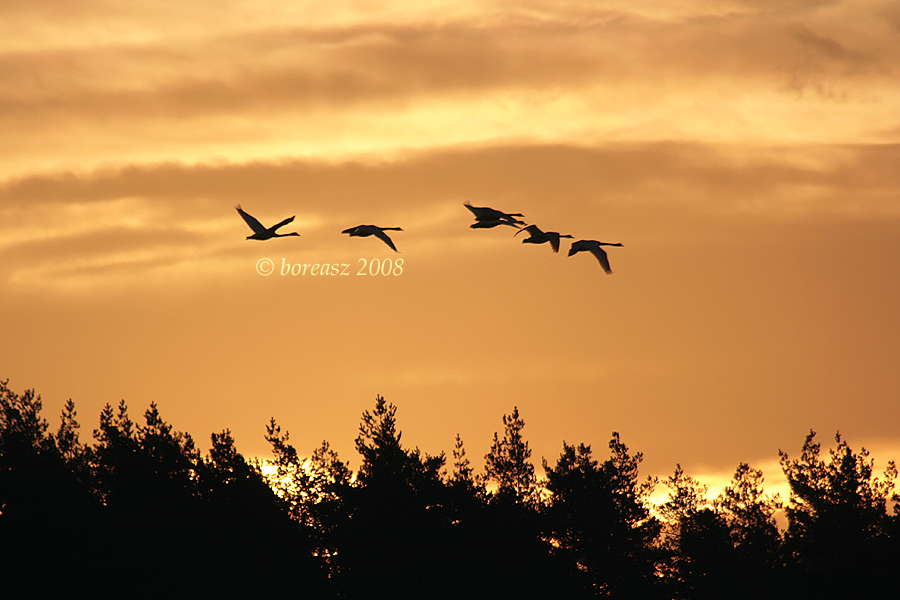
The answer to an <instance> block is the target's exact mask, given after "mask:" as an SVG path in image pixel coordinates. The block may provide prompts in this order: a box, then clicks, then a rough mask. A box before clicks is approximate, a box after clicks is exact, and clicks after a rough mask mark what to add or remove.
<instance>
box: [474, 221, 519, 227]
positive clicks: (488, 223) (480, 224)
mask: <svg viewBox="0 0 900 600" xmlns="http://www.w3.org/2000/svg"><path fill="white" fill-rule="evenodd" d="M521 222H522V221H507V220H506V219H490V220H485V221H475V222H474V223H472V224H471V225H469V227H471V228H472V229H492V228H494V227H497V226H498V225H509V226H510V227H515V228H516V229H521V227H519V226H518V225H516V223H521Z"/></svg>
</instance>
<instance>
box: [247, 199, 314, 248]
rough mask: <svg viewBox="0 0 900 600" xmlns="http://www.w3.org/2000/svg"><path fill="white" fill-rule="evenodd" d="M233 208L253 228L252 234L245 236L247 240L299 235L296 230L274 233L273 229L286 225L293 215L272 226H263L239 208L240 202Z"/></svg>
mask: <svg viewBox="0 0 900 600" xmlns="http://www.w3.org/2000/svg"><path fill="white" fill-rule="evenodd" d="M234 208H235V210H237V211H238V214H239V215H241V218H243V219H244V222H246V223H247V225H249V226H250V229H252V230H253V235H248V236H247V239H248V240H268V239H271V238H273V237H288V236H291V235H296V236H299V235H300V234H299V233H296V232H291V233H275V231H276V230H277V229H278V228H279V227H283V226H285V225H287V224H288V223H290V222H291V221H293V220H294V217H288V218H287V219H285V220H284V221H282V222H281V223H278V224H276V225H272V226H271V227H269V228H266V227H264V226H263V224H262V223H260V222H259V221H257V220H256V218H255V217H253V216H252V215H249V214H247V213H246V212H244V210H243V209H242V208H241V205H240V204H238V205H237V206H235V207H234Z"/></svg>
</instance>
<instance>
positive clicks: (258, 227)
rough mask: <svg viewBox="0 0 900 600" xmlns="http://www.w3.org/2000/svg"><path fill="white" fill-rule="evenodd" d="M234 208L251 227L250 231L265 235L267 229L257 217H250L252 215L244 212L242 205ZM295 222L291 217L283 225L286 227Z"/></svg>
mask: <svg viewBox="0 0 900 600" xmlns="http://www.w3.org/2000/svg"><path fill="white" fill-rule="evenodd" d="M234 208H235V210H237V211H238V214H239V215H241V217H242V218H243V219H244V221H245V222H246V223H247V225H249V226H250V229H252V230H253V232H254V233H264V232H265V231H266V228H265V227H263V226H262V223H260V222H259V221H257V220H256V217H254V216H253V215H250V214H247V213H246V212H244V210H243V209H242V208H241V205H240V204H238V205H237V206H235V207H234ZM293 220H294V217H291V218H290V219H288V220H287V221H284V223H281V225H284V224H285V223H289V222H291V221H293ZM281 225H278V226H277V227H280V226H281Z"/></svg>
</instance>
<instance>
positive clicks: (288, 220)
mask: <svg viewBox="0 0 900 600" xmlns="http://www.w3.org/2000/svg"><path fill="white" fill-rule="evenodd" d="M294 216H296V215H294ZM250 218H251V219H253V217H250ZM253 220H254V221H255V220H256V219H253ZM293 220H294V217H288V218H287V219H285V220H284V221H282V222H281V223H279V224H278V225H273V226H272V231H275V230H276V229H278V228H279V227H284V226H285V225H287V224H288V223H290V222H291V221H293Z"/></svg>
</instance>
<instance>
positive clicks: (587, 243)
mask: <svg viewBox="0 0 900 600" xmlns="http://www.w3.org/2000/svg"><path fill="white" fill-rule="evenodd" d="M600 246H622V244H610V243H609V242H598V241H596V240H578V241H577V242H572V247H571V248H569V256H572V255H573V254H576V253H578V252H582V251H587V252H590V253H591V254H593V255H594V256H596V257H597V260H598V261H600V266H601V267H603V270H604V271H606V274H607V275H609V274H610V273H612V269H611V268H610V267H609V258H608V257H607V256H606V252H605V251H604V250H603V248H601V247H600Z"/></svg>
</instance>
